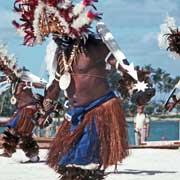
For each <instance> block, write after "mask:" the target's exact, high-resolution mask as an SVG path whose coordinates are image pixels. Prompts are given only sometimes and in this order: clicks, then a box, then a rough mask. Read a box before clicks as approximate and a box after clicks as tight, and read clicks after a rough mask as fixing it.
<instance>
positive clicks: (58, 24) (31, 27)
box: [13, 0, 101, 46]
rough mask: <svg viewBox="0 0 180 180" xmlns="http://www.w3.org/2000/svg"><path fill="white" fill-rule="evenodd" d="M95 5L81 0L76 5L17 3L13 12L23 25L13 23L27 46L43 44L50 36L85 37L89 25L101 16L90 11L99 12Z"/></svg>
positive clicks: (60, 0) (62, 0)
mask: <svg viewBox="0 0 180 180" xmlns="http://www.w3.org/2000/svg"><path fill="white" fill-rule="evenodd" d="M95 2H97V0H82V2H80V3H78V4H76V5H74V4H73V3H72V0H33V1H32V0H15V3H14V10H15V12H17V13H18V14H19V15H20V16H21V17H20V21H21V24H20V23H18V22H16V21H13V25H14V26H15V28H16V29H17V30H18V31H19V32H21V35H23V36H24V43H23V44H24V45H27V46H33V45H35V44H38V43H42V41H43V40H45V38H46V37H47V36H48V35H49V34H50V33H52V34H59V35H60V36H69V37H71V38H73V39H74V38H84V37H83V36H84V35H85V34H88V31H89V26H90V24H91V23H92V22H93V21H94V20H99V18H100V15H101V14H99V13H97V12H92V10H91V9H90V7H92V8H93V9H95V10H96V8H95V6H94V3H95ZM22 32H23V33H22Z"/></svg>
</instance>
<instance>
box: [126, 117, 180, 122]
mask: <svg viewBox="0 0 180 180" xmlns="http://www.w3.org/2000/svg"><path fill="white" fill-rule="evenodd" d="M133 119H134V117H126V121H127V122H133ZM150 121H180V118H178V117H177V118H176V117H172V118H171V117H169V116H168V117H163V118H162V117H150Z"/></svg>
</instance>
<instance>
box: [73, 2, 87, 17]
mask: <svg viewBox="0 0 180 180" xmlns="http://www.w3.org/2000/svg"><path fill="white" fill-rule="evenodd" d="M85 7H86V6H84V4H83V2H80V3H78V4H76V6H74V8H73V14H74V15H75V16H77V15H79V14H80V13H81V12H83V11H84V9H85Z"/></svg>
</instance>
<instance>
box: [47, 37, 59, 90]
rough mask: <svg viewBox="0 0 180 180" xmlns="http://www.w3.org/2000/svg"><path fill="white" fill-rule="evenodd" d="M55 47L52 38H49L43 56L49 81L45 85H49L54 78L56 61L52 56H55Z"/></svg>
mask: <svg viewBox="0 0 180 180" xmlns="http://www.w3.org/2000/svg"><path fill="white" fill-rule="evenodd" d="M56 49H57V44H56V43H55V42H54V40H51V41H50V42H49V44H48V45H47V48H46V57H45V62H46V66H47V71H48V73H49V82H48V84H47V87H49V86H50V85H51V83H52V81H53V79H54V78H55V72H56V69H57V62H56V59H55V58H54V56H55V52H56Z"/></svg>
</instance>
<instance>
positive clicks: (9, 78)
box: [0, 45, 45, 162]
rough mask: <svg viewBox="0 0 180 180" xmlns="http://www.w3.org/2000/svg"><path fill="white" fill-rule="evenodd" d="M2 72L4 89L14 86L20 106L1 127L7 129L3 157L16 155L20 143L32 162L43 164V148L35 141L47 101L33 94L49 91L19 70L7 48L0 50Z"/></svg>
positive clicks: (37, 78) (13, 98) (41, 83)
mask: <svg viewBox="0 0 180 180" xmlns="http://www.w3.org/2000/svg"><path fill="white" fill-rule="evenodd" d="M0 71H1V72H3V73H4V74H5V75H6V76H3V77H1V81H2V82H1V85H2V87H1V88H2V89H4V87H6V89H7V88H8V87H10V86H11V93H12V98H11V103H12V104H14V105H15V106H16V108H17V109H16V111H15V112H14V114H13V116H12V117H11V118H10V119H9V120H6V121H4V122H1V124H0V125H3V126H7V128H6V129H5V131H4V132H3V134H2V136H3V141H4V143H3V153H2V154H1V156H4V157H11V156H12V154H13V153H14V152H16V147H17V144H18V143H19V146H20V148H21V149H22V150H23V151H24V152H25V155H26V156H27V157H28V158H29V161H30V162H37V161H39V156H38V153H39V146H38V144H37V142H36V141H35V140H34V139H33V128H34V126H35V124H37V123H36V119H37V117H38V113H39V111H40V109H41V106H42V101H43V98H42V97H41V96H40V95H38V94H33V93H32V90H31V89H32V88H33V87H34V88H43V89H44V88H45V83H43V82H42V81H41V80H40V78H39V77H37V76H35V75H33V74H31V73H30V72H28V71H25V70H23V69H21V68H18V67H17V65H16V62H15V59H14V58H13V57H11V56H9V55H7V48H6V47H5V46H3V45H1V48H0Z"/></svg>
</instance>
